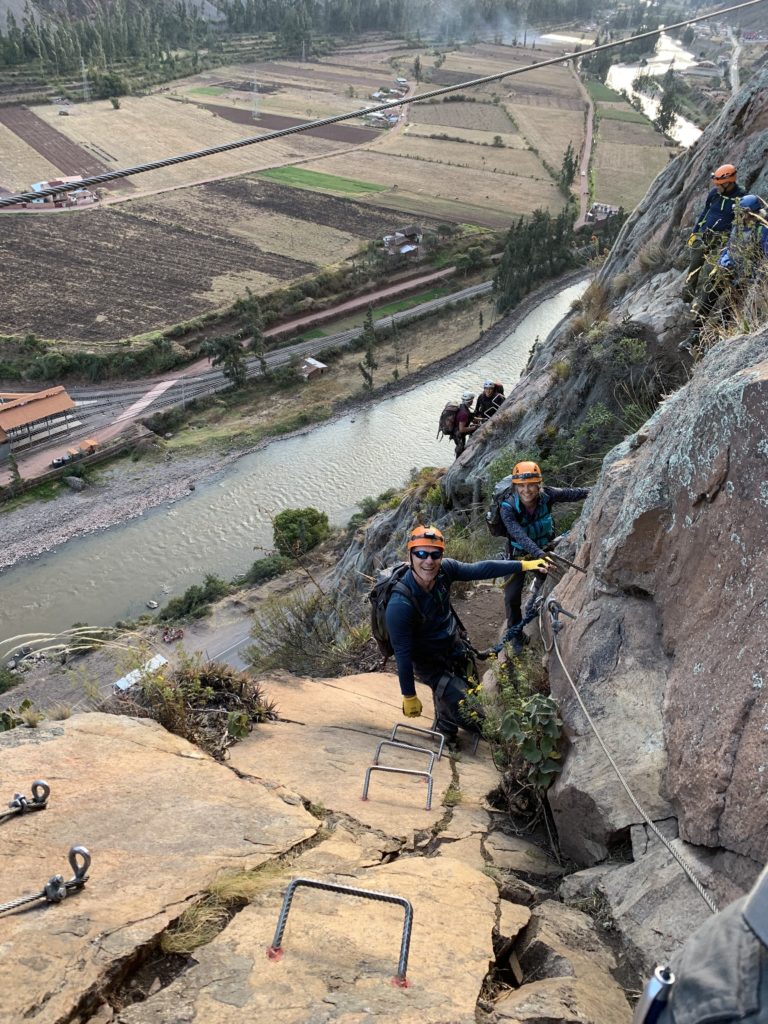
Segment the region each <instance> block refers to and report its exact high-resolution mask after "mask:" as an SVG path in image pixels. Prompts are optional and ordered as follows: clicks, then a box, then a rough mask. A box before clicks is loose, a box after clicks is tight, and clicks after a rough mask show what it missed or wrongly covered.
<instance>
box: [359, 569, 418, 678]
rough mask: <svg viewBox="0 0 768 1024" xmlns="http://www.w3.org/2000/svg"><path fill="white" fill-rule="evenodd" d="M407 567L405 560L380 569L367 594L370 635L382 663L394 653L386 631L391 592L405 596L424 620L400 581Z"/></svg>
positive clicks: (406, 588) (412, 598)
mask: <svg viewBox="0 0 768 1024" xmlns="http://www.w3.org/2000/svg"><path fill="white" fill-rule="evenodd" d="M409 568H410V566H409V565H408V563H407V562H398V564H397V565H393V566H390V567H389V568H388V569H381V570H380V572H379V573H378V575H377V577H376V582H375V583H374V585H373V588H372V590H371V592H370V593H369V594H368V600H369V601H370V602H371V635H372V636H373V638H374V639H375V641H376V643H377V644H378V645H379V650H380V651H381V656H382V657H383V658H384V664H386V663H387V658H389V657H391V655H392V654H393V653H394V651H393V650H392V644H391V642H390V639H389V633H388V632H387V605H388V604H389V599H390V597H391V596H392V594H393V593H395V591H397V593H398V594H402V595H403V597H407V598H408V600H409V601H410V602H411V604H412V605H413V609H414V611H415V612H416V614H417V615H418V616H419V618H420V619H421V621H422V622H423V621H424V616H423V615H422V613H421V610H420V608H419V606H418V605H417V604H416V601H415V600H414V597H413V594H412V593H411V591H410V590H409V589H408V587H407V586H406V585H405V583H403V581H402V580H403V576H404V575H405V574H406V572H407V571H408V569H409Z"/></svg>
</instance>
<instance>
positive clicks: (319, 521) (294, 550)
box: [272, 507, 331, 558]
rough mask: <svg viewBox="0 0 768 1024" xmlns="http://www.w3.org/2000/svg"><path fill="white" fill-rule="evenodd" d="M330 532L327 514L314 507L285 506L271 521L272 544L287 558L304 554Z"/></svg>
mask: <svg viewBox="0 0 768 1024" xmlns="http://www.w3.org/2000/svg"><path fill="white" fill-rule="evenodd" d="M330 533H331V528H330V526H329V525H328V516H327V515H326V514H325V512H319V511H318V510H317V509H316V508H312V507H309V508H287V509H286V510H285V511H284V512H280V513H279V514H278V515H276V516H275V518H274V519H273V521H272V535H273V538H274V545H275V547H276V548H277V550H278V551H279V552H280V554H281V555H285V556H286V557H287V558H291V557H294V558H295V557H296V556H298V555H303V554H306V552H307V551H311V550H312V548H314V547H317V545H318V544H320V543H321V542H322V541H324V540H326V539H327V538H328V537H329V536H330Z"/></svg>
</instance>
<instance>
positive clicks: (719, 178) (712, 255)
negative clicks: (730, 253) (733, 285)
mask: <svg viewBox="0 0 768 1024" xmlns="http://www.w3.org/2000/svg"><path fill="white" fill-rule="evenodd" d="M712 183H713V185H714V187H713V188H712V189H711V190H710V192H709V195H708V196H707V200H706V202H705V203H704V209H703V210H702V211H701V213H700V214H699V216H698V217H697V218H696V222H695V224H694V226H693V233H692V234H691V237H690V238H689V239H688V245H689V247H690V249H691V258H690V262H689V264H688V273H687V275H686V278H685V284H684V285H683V301H684V302H693V299H694V297H695V295H696V290H697V288H698V284H699V275H700V274H701V270H702V267H703V266H704V264H705V263H707V262H709V263H712V264H714V261H715V259H716V258H717V255H718V254H719V252H720V250H721V249H722V247H723V246H724V245H725V243H726V241H727V240H728V235H729V234H730V231H731V228H732V227H733V217H734V203H735V202H736V200H737V199H741V197H742V196H743V195H744V189H743V188H742V187H741V185H739V184H738V183H737V181H736V168H735V167H734V166H733V164H723V165H722V167H718V168H717V170H716V171H714V172H713V174H712Z"/></svg>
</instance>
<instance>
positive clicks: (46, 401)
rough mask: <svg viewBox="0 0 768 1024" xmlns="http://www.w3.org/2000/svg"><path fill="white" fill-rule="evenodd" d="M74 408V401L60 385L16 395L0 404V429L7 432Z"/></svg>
mask: <svg viewBox="0 0 768 1024" xmlns="http://www.w3.org/2000/svg"><path fill="white" fill-rule="evenodd" d="M3 397H4V396H3ZM74 408H75V403H74V402H73V401H72V399H71V398H70V397H69V395H68V394H67V392H66V389H65V388H63V387H62V386H61V385H59V386H58V387H55V388H48V389H47V390H46V391H35V392H33V393H32V394H28V395H18V396H16V397H14V398H11V399H10V400H9V401H7V402H2V404H0V431H2V432H3V433H7V432H8V431H9V430H17V429H18V428H19V427H26V426H27V425H28V424H31V423H37V422H38V420H45V419H48V418H49V417H51V416H58V415H59V414H60V413H63V412H68V411H69V410H70V409H74Z"/></svg>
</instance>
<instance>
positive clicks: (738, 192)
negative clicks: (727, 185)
mask: <svg viewBox="0 0 768 1024" xmlns="http://www.w3.org/2000/svg"><path fill="white" fill-rule="evenodd" d="M743 195H744V189H743V188H742V187H741V185H735V186H734V187H733V188H732V189H731V191H730V192H723V193H721V192H719V191H718V190H717V189H716V188H713V189H710V191H709V195H708V196H707V201H706V202H705V203H704V209H703V210H702V211H701V213H700V214H699V216H698V217H697V218H696V225H695V227H694V229H693V230H694V231H695V232H696V233H697V234H699V235H703V234H704V233H705V232H706V231H717V232H719V233H721V234H726V233H727V232H728V231H730V230H731V227H732V225H733V218H734V213H735V211H734V205H735V203H736V200H737V199H741V197H742V196H743Z"/></svg>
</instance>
